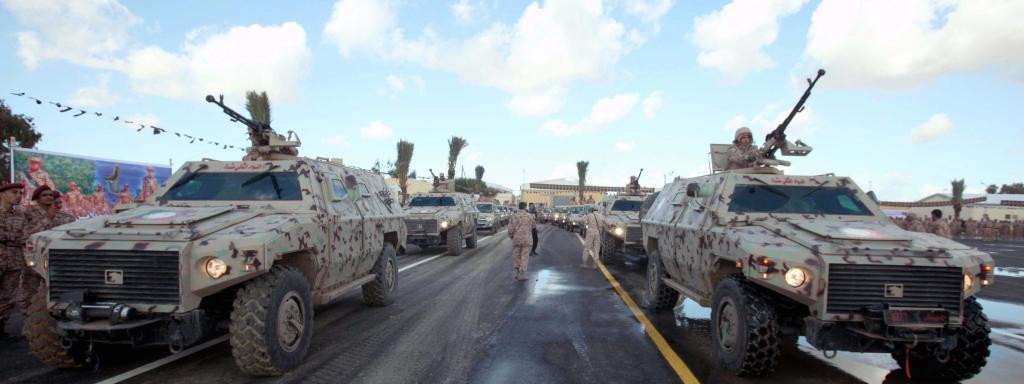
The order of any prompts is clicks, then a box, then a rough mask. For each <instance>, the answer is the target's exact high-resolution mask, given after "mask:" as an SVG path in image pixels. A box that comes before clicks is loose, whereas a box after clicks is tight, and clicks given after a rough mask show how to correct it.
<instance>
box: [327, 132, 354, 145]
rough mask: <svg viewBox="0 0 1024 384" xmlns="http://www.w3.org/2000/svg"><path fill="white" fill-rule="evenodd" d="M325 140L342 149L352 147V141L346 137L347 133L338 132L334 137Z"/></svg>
mask: <svg viewBox="0 0 1024 384" xmlns="http://www.w3.org/2000/svg"><path fill="white" fill-rule="evenodd" d="M325 142H326V143H327V144H329V145H332V146H335V147H339V148H341V149H348V148H350V147H352V143H350V142H349V141H348V138H347V137H345V135H342V134H340V133H339V134H337V135H334V136H332V137H329V138H327V140H325Z"/></svg>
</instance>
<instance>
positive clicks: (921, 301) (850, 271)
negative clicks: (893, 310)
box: [827, 264, 964, 317]
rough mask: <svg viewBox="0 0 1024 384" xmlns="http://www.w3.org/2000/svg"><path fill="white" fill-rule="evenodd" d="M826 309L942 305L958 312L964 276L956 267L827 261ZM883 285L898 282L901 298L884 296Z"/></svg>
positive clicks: (952, 313) (843, 310)
mask: <svg viewBox="0 0 1024 384" xmlns="http://www.w3.org/2000/svg"><path fill="white" fill-rule="evenodd" d="M828 270H829V275H828V308H827V310H828V312H829V313H857V312H859V311H860V309H861V308H863V307H865V306H870V305H879V304H889V305H890V306H894V307H923V308H937V307H942V308H945V309H947V310H949V311H950V316H951V317H955V316H959V315H960V304H961V302H960V300H961V292H962V290H963V287H962V286H961V284H962V283H963V280H964V277H963V274H962V272H961V269H960V268H958V267H925V266H905V265H877V264H876V265H865V264H831V265H829V269H828ZM886 285H899V286H901V287H900V288H902V289H901V290H902V296H903V297H886Z"/></svg>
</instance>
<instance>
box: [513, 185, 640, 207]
mask: <svg viewBox="0 0 1024 384" xmlns="http://www.w3.org/2000/svg"><path fill="white" fill-rule="evenodd" d="M521 191H522V196H521V198H522V200H523V201H525V202H526V203H533V204H543V205H545V206H548V207H555V206H562V205H575V204H582V203H577V202H576V200H577V199H578V198H579V182H577V181H575V180H567V179H554V180H543V181H537V182H532V183H527V184H523V188H522V190H521ZM610 192H615V193H623V192H626V187H625V186H621V187H605V186H599V185H587V186H585V187H584V188H583V198H584V199H586V200H588V201H589V200H593V202H594V203H595V204H600V203H602V202H604V199H605V196H607V195H608V193H610ZM640 193H645V194H646V193H654V188H650V187H641V188H640Z"/></svg>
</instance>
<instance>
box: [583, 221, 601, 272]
mask: <svg viewBox="0 0 1024 384" xmlns="http://www.w3.org/2000/svg"><path fill="white" fill-rule="evenodd" d="M583 225H585V226H586V228H587V238H586V239H585V240H583V260H582V262H583V265H587V260H594V262H593V264H597V255H599V254H600V252H601V234H602V233H604V216H603V215H601V214H600V213H597V212H590V213H588V214H586V215H583Z"/></svg>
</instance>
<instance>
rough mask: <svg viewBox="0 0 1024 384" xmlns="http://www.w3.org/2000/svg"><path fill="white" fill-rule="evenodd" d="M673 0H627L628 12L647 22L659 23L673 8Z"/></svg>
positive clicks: (624, 3)
mask: <svg viewBox="0 0 1024 384" xmlns="http://www.w3.org/2000/svg"><path fill="white" fill-rule="evenodd" d="M672 3H673V0H625V1H624V2H623V5H625V7H626V12H627V13H629V14H631V15H633V16H636V17H639V18H640V20H643V22H645V23H654V24H657V23H658V21H659V20H661V17H662V16H665V13H667V12H668V11H669V10H670V9H672Z"/></svg>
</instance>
